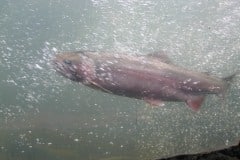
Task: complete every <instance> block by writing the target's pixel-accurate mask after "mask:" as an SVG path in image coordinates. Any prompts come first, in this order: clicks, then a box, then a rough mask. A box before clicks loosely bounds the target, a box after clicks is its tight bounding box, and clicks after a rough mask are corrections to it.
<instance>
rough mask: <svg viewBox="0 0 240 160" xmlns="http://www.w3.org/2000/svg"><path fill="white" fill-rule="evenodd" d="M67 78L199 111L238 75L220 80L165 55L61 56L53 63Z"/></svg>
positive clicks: (84, 53)
mask: <svg viewBox="0 0 240 160" xmlns="http://www.w3.org/2000/svg"><path fill="white" fill-rule="evenodd" d="M53 63H54V66H55V69H56V70H57V72H59V73H60V74H62V75H63V76H65V77H67V78H69V79H71V80H73V81H76V82H81V83H82V84H84V85H86V86H89V87H91V88H94V89H99V90H102V91H104V92H107V93H112V94H116V95H121V96H126V97H131V98H136V99H143V100H145V101H146V102H148V103H150V104H152V105H159V104H161V103H162V102H163V101H181V102H186V103H187V105H188V106H189V107H191V108H192V109H194V110H198V109H199V108H200V106H201V104H202V103H203V101H204V97H205V95H206V94H217V95H222V94H224V92H225V91H226V89H227V88H228V86H229V83H228V82H227V81H228V80H230V79H232V77H233V76H234V75H231V76H229V77H226V78H223V79H220V78H217V77H213V76H210V75H209V74H207V73H200V72H195V71H191V70H187V69H184V68H181V67H179V66H176V65H173V64H171V61H170V60H169V59H168V58H167V56H166V55H164V54H162V53H159V54H158V53H153V54H149V55H146V56H141V55H137V56H136V55H135V56H134V55H125V54H117V53H107V52H92V51H77V52H64V53H59V54H57V55H56V57H55V58H54V60H53Z"/></svg>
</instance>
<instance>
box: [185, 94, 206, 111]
mask: <svg viewBox="0 0 240 160" xmlns="http://www.w3.org/2000/svg"><path fill="white" fill-rule="evenodd" d="M203 101H204V96H194V97H190V98H189V99H188V100H187V101H186V103H187V105H188V106H189V107H190V108H191V109H193V110H194V111H198V110H199V109H200V107H201V105H202V103H203Z"/></svg>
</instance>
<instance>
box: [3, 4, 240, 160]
mask: <svg viewBox="0 0 240 160" xmlns="http://www.w3.org/2000/svg"><path fill="white" fill-rule="evenodd" d="M239 8H240V3H239V2H238V1H237V0H231V1H227V2H226V1H217V2H216V1H211V2H209V1H198V2H192V1H184V2H176V1H173V0H171V1H154V0H151V1H150V0H148V1H143V0H138V1H121V0H116V1H108V0H102V1H85V0H82V1H75V0H72V1H61V0H51V1H50V0H44V1H26V0H25V1H21V2H14V3H13V2H12V1H9V0H3V1H2V2H1V5H0V12H1V14H0V26H1V27H0V53H1V54H0V55H1V56H0V67H1V70H0V91H1V92H0V119H1V121H0V124H1V125H0V130H1V134H0V159H16V157H18V158H19V159H24V160H26V159H51V160H52V159H72V160H74V159H115V160H116V159H154V158H160V157H164V156H170V155H175V154H179V153H193V152H199V151H202V150H208V149H215V148H221V147H224V146H228V145H232V144H234V143H237V140H239V134H240V133H239V131H240V129H239V125H238V122H239V120H240V113H239V97H240V95H239V92H238V91H239V88H240V87H239V86H240V85H239V76H238V77H236V79H235V80H234V82H233V85H232V87H231V89H230V90H229V91H228V93H227V94H226V97H225V100H224V101H222V100H221V99H220V98H219V97H217V96H209V97H208V98H207V100H206V102H205V104H204V105H203V107H202V108H201V110H200V111H199V112H197V113H195V112H192V111H191V110H190V109H188V108H187V107H186V105H185V104H183V103H167V104H166V105H165V106H164V107H161V108H151V107H149V106H148V105H146V104H145V103H144V102H142V101H137V100H133V99H128V98H124V97H116V96H113V95H107V94H104V93H101V92H99V91H94V90H91V89H88V88H86V87H84V86H82V85H79V84H77V83H72V82H70V81H69V80H67V79H64V78H63V77H61V76H59V75H57V74H56V73H55V72H54V71H53V69H52V67H51V57H52V56H53V55H54V54H55V51H56V50H79V49H83V50H108V51H118V52H124V53H128V54H132V53H136V52H142V53H144V54H145V53H149V52H152V51H156V50H166V51H168V53H169V57H170V58H171V59H172V61H173V62H175V63H176V64H178V65H181V66H187V67H189V66H190V67H191V68H192V69H195V70H199V71H207V72H210V73H211V74H215V75H217V76H219V77H224V76H226V75H230V74H232V73H233V72H235V71H236V70H237V69H238V68H239V63H238V59H239V50H240V44H239V42H240V41H239V37H240V36H239V33H240V29H239V27H238V26H239V21H238V19H239V18H240V15H239Z"/></svg>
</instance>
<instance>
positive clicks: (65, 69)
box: [53, 53, 88, 82]
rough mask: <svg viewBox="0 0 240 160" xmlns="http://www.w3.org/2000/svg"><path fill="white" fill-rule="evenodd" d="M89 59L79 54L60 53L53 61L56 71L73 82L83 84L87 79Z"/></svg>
mask: <svg viewBox="0 0 240 160" xmlns="http://www.w3.org/2000/svg"><path fill="white" fill-rule="evenodd" d="M86 59H87V57H86V56H85V55H81V54H77V53H60V54H57V55H56V56H55V58H54V59H53V66H54V68H55V70H56V71H57V72H58V73H60V74H61V75H63V76H64V77H66V78H68V79H71V80H72V81H77V82H82V81H84V80H85V79H86V73H87V70H88V67H87V66H86V63H85V62H84V61H86Z"/></svg>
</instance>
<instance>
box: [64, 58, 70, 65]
mask: <svg viewBox="0 0 240 160" xmlns="http://www.w3.org/2000/svg"><path fill="white" fill-rule="evenodd" d="M63 62H64V63H65V64H67V65H71V64H72V61H70V60H68V59H65V60H64V61H63Z"/></svg>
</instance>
